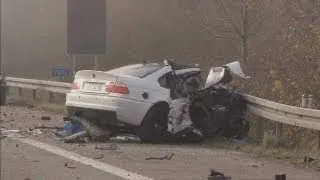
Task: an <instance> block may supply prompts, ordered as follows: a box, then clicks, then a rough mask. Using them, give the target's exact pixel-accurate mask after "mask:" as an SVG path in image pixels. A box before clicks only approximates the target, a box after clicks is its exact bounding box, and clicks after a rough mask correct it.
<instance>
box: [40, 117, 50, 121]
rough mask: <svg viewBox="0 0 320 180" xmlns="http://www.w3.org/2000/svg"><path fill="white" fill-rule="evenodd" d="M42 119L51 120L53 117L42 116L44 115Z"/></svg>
mask: <svg viewBox="0 0 320 180" xmlns="http://www.w3.org/2000/svg"><path fill="white" fill-rule="evenodd" d="M41 120H43V121H50V120H51V117H50V116H42V117H41Z"/></svg>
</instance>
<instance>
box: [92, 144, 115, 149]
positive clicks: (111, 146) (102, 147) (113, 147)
mask: <svg viewBox="0 0 320 180" xmlns="http://www.w3.org/2000/svg"><path fill="white" fill-rule="evenodd" d="M95 149H98V150H116V149H118V146H117V145H116V144H115V143H113V144H110V145H109V146H96V147H95Z"/></svg>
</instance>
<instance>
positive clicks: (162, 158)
mask: <svg viewBox="0 0 320 180" xmlns="http://www.w3.org/2000/svg"><path fill="white" fill-rule="evenodd" d="M173 156H174V153H171V155H170V156H168V155H165V156H164V157H160V158H158V157H149V158H145V160H171V158H172V157H173Z"/></svg>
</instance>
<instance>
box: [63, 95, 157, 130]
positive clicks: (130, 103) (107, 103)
mask: <svg viewBox="0 0 320 180" xmlns="http://www.w3.org/2000/svg"><path fill="white" fill-rule="evenodd" d="M65 105H66V106H67V107H69V108H70V107H77V108H85V109H97V110H103V111H110V112H115V113H116V116H117V119H118V120H120V121H123V122H126V123H128V124H131V125H140V123H141V121H142V120H143V118H144V116H145V114H146V113H147V111H148V110H149V108H150V107H151V106H152V104H151V103H146V102H141V101H135V100H131V99H126V98H120V97H111V96H106V95H93V94H84V93H75V92H72V93H67V94H66V103H65Z"/></svg>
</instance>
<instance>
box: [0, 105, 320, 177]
mask: <svg viewBox="0 0 320 180" xmlns="http://www.w3.org/2000/svg"><path fill="white" fill-rule="evenodd" d="M41 116H50V117H51V120H48V121H44V120H41ZM62 117H63V115H59V114H55V113H52V112H45V111H41V110H37V109H28V108H22V107H13V106H6V107H1V128H5V129H7V130H19V132H8V133H7V136H8V137H5V138H1V180H7V179H8V180H9V179H10V180H11V179H13V180H15V179H17V180H20V179H21V180H23V179H27V178H29V179H30V180H37V179H39V180H43V179H46V180H47V179H48V180H51V179H68V180H69V179H82V180H89V179H94V180H100V179H101V180H106V179H107V180H115V179H141V180H142V179H146V180H147V179H149V180H151V179H156V180H158V179H159V180H205V179H207V177H208V174H209V171H210V169H216V170H217V171H220V172H223V173H225V174H226V175H230V176H232V180H240V179H241V180H260V179H261V180H264V179H265V180H272V179H274V175H275V174H277V173H285V174H287V179H288V180H294V179H296V180H312V179H315V180H318V179H319V180H320V171H316V170H312V169H306V168H298V167H294V166H293V165H290V164H288V163H281V162H272V161H270V160H265V159H255V158H252V157H250V155H248V154H243V153H240V152H236V151H231V150H225V149H219V148H215V147H212V146H210V145H206V144H199V145H150V144H141V143H138V142H126V143H124V142H108V143H85V144H66V143H63V142H61V141H59V140H58V139H57V137H56V136H55V135H54V134H53V133H54V131H55V130H43V129H41V130H36V131H34V129H35V127H36V126H41V125H45V126H62V125H63V122H62ZM28 130H29V132H28ZM30 130H31V132H30ZM114 143H115V144H116V146H114V147H116V149H113V150H99V149H96V147H110V145H112V144H114ZM172 153H173V156H172V158H171V159H170V160H158V159H151V160H146V158H152V157H155V158H159V157H163V156H165V155H168V156H169V155H172Z"/></svg>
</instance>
